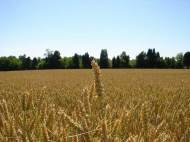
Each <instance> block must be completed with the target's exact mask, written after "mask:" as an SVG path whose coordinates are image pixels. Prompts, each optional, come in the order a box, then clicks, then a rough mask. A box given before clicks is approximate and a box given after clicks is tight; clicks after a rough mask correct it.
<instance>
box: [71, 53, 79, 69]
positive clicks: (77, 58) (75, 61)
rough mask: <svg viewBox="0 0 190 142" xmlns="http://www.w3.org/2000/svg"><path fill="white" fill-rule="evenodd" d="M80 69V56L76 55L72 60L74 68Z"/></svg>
mask: <svg viewBox="0 0 190 142" xmlns="http://www.w3.org/2000/svg"><path fill="white" fill-rule="evenodd" d="M79 67H80V61H79V55H78V54H76V53H75V55H74V56H73V58H72V68H74V69H79Z"/></svg>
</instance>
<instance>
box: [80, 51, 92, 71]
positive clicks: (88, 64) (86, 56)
mask: <svg viewBox="0 0 190 142" xmlns="http://www.w3.org/2000/svg"><path fill="white" fill-rule="evenodd" d="M82 67H83V68H91V62H90V57H89V54H88V53H85V54H84V55H82Z"/></svg>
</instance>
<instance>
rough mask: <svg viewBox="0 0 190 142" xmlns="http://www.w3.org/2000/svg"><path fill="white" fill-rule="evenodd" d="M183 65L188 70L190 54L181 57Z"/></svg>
mask: <svg viewBox="0 0 190 142" xmlns="http://www.w3.org/2000/svg"><path fill="white" fill-rule="evenodd" d="M183 63H184V65H185V66H186V67H187V68H189V67H190V52H186V53H185V54H184V57H183Z"/></svg>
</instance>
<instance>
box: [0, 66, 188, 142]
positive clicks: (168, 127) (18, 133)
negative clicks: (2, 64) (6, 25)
mask: <svg viewBox="0 0 190 142" xmlns="http://www.w3.org/2000/svg"><path fill="white" fill-rule="evenodd" d="M94 71H95V72H94ZM94 71H93V70H82V69H81V70H41V71H13V72H0V141H5V142H7V141H10V142H12V141H18V142H20V141H23V142H29V141H33V142H37V141H46V142H48V141H49V142H70V141H73V142H98V141H101V142H189V141H190V71H189V70H156V69H155V70H140V69H139V70H138V69H128V70H127V69H118V70H112V69H108V70H101V72H102V76H100V74H99V70H98V68H97V66H96V65H94ZM94 80H95V81H94Z"/></svg>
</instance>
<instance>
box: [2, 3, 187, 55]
mask: <svg viewBox="0 0 190 142" xmlns="http://www.w3.org/2000/svg"><path fill="white" fill-rule="evenodd" d="M148 48H155V49H156V51H159V52H160V54H161V56H164V57H165V56H175V55H176V54H177V53H179V52H183V53H184V52H186V51H190V1H189V0H0V56H9V55H15V56H19V55H22V54H26V55H28V56H31V57H34V56H37V57H38V56H40V57H43V56H44V53H45V50H46V49H50V50H59V51H60V52H61V55H62V56H72V55H74V53H79V54H84V53H85V52H88V53H89V54H90V55H92V56H95V57H99V54H100V51H101V49H107V50H108V55H109V57H110V58H111V57H113V56H116V55H119V54H120V53H121V52H122V51H126V53H127V54H129V55H130V56H131V58H135V57H136V55H138V54H139V53H140V52H141V51H147V49H148Z"/></svg>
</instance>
